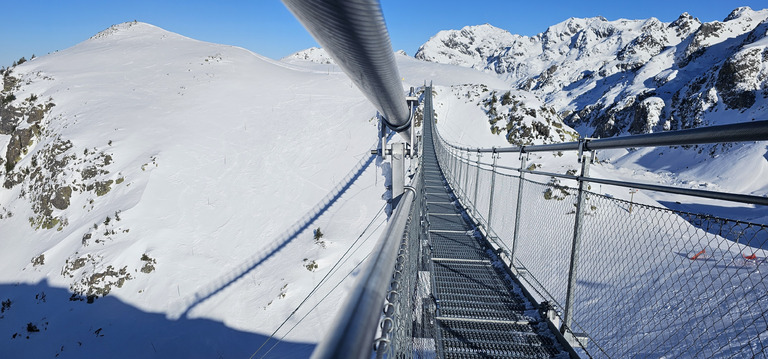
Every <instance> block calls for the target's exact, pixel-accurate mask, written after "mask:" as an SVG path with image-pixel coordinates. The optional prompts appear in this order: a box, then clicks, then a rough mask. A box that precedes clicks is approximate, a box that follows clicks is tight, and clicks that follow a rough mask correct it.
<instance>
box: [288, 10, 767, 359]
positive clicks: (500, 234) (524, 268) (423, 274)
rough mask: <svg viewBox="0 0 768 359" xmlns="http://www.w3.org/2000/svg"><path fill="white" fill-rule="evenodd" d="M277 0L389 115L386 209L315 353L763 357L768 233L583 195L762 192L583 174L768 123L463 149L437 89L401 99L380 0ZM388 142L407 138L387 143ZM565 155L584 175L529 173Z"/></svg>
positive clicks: (384, 119) (753, 136)
mask: <svg viewBox="0 0 768 359" xmlns="http://www.w3.org/2000/svg"><path fill="white" fill-rule="evenodd" d="M284 3H285V4H286V5H287V6H288V8H289V9H290V10H291V11H292V12H293V13H294V15H295V16H296V17H297V18H298V19H299V20H300V21H301V22H302V24H304V26H305V27H306V28H307V29H308V30H309V31H310V33H312V34H313V36H314V37H315V38H316V39H317V40H318V42H319V43H320V44H321V45H322V46H323V47H324V48H325V49H326V50H327V51H328V53H329V54H330V55H331V56H332V57H333V58H334V59H335V60H336V61H337V63H339V65H340V67H341V68H342V69H343V70H344V71H345V72H346V73H347V74H348V75H349V77H350V78H351V79H352V81H353V82H354V83H355V84H356V85H357V86H358V87H359V88H360V90H361V91H362V92H363V93H364V94H365V95H366V96H367V97H368V99H369V100H371V102H372V103H373V104H374V105H375V106H376V108H377V109H378V110H379V113H380V116H379V119H380V121H381V124H382V126H381V128H382V131H381V132H380V133H379V134H378V136H379V138H380V139H381V145H380V146H379V147H378V149H377V150H376V151H374V153H375V154H376V155H379V156H382V157H383V158H385V159H387V160H389V161H390V162H391V166H392V196H393V199H392V202H391V203H392V205H393V206H394V207H395V209H394V212H393V213H392V215H391V217H390V219H389V222H388V224H387V227H386V229H385V230H384V233H383V234H382V236H381V237H380V239H379V242H378V243H377V245H376V248H375V249H374V251H373V252H372V254H371V257H370V259H369V261H368V263H367V264H366V268H365V269H363V270H362V272H361V274H360V275H359V276H358V279H357V282H356V283H357V284H356V285H355V289H354V290H353V292H352V293H351V294H350V296H349V298H348V299H347V301H346V304H344V306H343V307H342V310H341V311H340V315H339V317H338V318H336V324H335V325H334V329H333V330H331V331H330V332H329V333H328V335H327V336H326V337H325V338H324V339H323V340H322V341H321V343H319V345H318V347H317V348H316V350H315V352H314V354H313V357H315V358H364V357H368V358H370V357H374V356H375V357H378V358H382V357H397V358H409V357H423V358H565V357H570V358H578V357H645V356H651V357H765V356H766V355H768V280H767V279H768V278H766V274H765V273H766V272H767V271H766V269H768V268H766V267H765V256H766V249H768V226H766V225H763V224H757V223H749V222H744V221H740V220H733V219H727V218H719V217H716V216H712V215H709V214H700V213H688V212H680V211H675V210H672V209H668V208H663V207H654V206H649V205H644V204H637V203H632V202H628V201H623V200H619V199H616V198H613V197H611V196H607V195H605V194H601V193H596V192H594V191H592V190H591V187H590V186H591V184H600V185H606V186H614V187H624V188H629V189H635V190H636V189H643V190H648V191H656V192H662V193H669V194H674V195H680V196H689V197H695V198H703V199H707V200H717V201H725V202H729V203H740V204H746V205H751V206H756V208H763V209H764V208H765V207H764V206H768V197H765V196H755V195H749V194H738V193H727V192H719V191H708V190H701V189H690V188H679V187H670V186H663V185H658V184H647V183H636V182H629V181H618V180H612V179H603V178H595V177H591V176H590V174H589V169H590V166H591V165H592V164H593V163H594V161H595V153H596V151H597V150H603V149H618V148H622V149H627V148H638V147H654V146H680V145H694V144H710V143H722V142H748V141H766V140H768V121H752V122H745V123H740V124H733V125H726V126H715V127H706V128H697V129H690V130H682V131H672V132H664V133H657V134H646V135H637V136H627V137H618V138H607V139H588V138H581V139H579V140H578V141H574V142H567V143H555V144H548V145H532V146H516V147H507V148H466V147H461V146H456V145H454V144H451V143H449V142H447V141H445V140H444V139H443V138H442V137H441V135H440V132H439V124H436V121H435V117H434V109H433V106H432V98H433V93H432V87H431V86H427V85H426V83H425V86H424V87H423V88H420V89H418V91H415V90H414V89H411V92H410V94H409V96H407V97H406V96H405V91H403V88H402V84H401V82H400V81H399V79H400V77H399V74H398V71H397V67H396V64H395V61H394V58H393V52H392V48H391V45H390V43H389V37H388V33H387V30H386V26H385V24H384V20H383V16H382V15H381V9H380V5H379V3H378V2H377V1H373V0H356V1H336V0H319V1H301V0H284ZM417 92H418V93H421V96H420V97H417ZM419 102H421V103H422V105H423V121H421V126H420V127H421V128H420V129H419V128H418V126H416V118H415V116H414V108H415V107H416V106H418V103H419ZM389 131H394V132H397V133H400V134H401V135H402V140H403V141H401V142H394V143H390V144H387V133H388V132H389ZM563 151H573V152H575V153H577V158H578V162H579V163H578V165H579V167H580V171H577V172H576V173H573V172H568V173H564V174H563V173H548V172H543V171H538V170H537V169H536V168H535V166H534V167H528V161H527V156H528V154H530V153H535V152H544V153H559V152H563ZM483 154H486V155H490V157H491V161H490V162H488V161H482V160H481V158H482V155H483ZM501 155H512V156H518V158H517V159H518V160H520V166H519V167H505V166H501V165H499V164H498V163H497V160H498V158H499V156H501ZM472 156H476V159H475V160H473V159H472V158H471V157H472ZM606 258H607V259H606ZM596 263H597V264H599V265H596Z"/></svg>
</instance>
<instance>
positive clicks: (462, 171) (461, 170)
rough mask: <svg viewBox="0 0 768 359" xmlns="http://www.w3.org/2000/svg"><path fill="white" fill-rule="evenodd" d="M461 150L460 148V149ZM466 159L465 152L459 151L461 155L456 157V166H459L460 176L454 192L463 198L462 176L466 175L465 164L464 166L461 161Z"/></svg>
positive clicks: (457, 178)
mask: <svg viewBox="0 0 768 359" xmlns="http://www.w3.org/2000/svg"><path fill="white" fill-rule="evenodd" d="M459 151H460V150H459ZM463 159H464V152H459V155H458V156H457V157H456V167H457V168H458V172H459V174H458V176H457V177H456V184H455V186H454V191H453V192H454V193H456V197H459V198H461V195H460V192H461V190H462V188H461V178H462V177H464V166H462V164H461V161H462V160H463Z"/></svg>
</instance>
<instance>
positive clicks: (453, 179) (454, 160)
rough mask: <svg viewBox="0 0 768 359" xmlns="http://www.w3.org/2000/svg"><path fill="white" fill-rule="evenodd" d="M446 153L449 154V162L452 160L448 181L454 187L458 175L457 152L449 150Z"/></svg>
mask: <svg viewBox="0 0 768 359" xmlns="http://www.w3.org/2000/svg"><path fill="white" fill-rule="evenodd" d="M448 153H449V154H450V156H451V162H452V165H451V167H452V168H451V181H450V182H451V187H454V188H455V187H456V176H457V175H458V172H459V154H458V152H457V153H451V152H450V151H449V152H448Z"/></svg>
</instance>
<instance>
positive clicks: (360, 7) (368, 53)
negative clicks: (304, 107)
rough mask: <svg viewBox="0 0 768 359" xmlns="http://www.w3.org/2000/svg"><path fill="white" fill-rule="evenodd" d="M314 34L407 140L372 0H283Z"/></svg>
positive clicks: (391, 58)
mask: <svg viewBox="0 0 768 359" xmlns="http://www.w3.org/2000/svg"><path fill="white" fill-rule="evenodd" d="M283 3H284V4H285V6H287V7H288V9H289V10H291V12H292V13H293V15H294V16H296V18H297V19H299V21H300V22H301V23H302V25H304V27H305V28H306V29H307V30H308V31H309V32H310V33H311V34H312V36H314V38H315V40H317V42H318V43H319V44H320V45H321V46H322V47H323V48H324V49H325V51H326V52H328V54H329V55H330V56H331V57H332V58H333V59H334V60H335V61H336V63H337V64H338V65H339V66H340V67H341V69H342V70H344V72H345V73H346V74H347V76H349V78H350V79H352V81H353V82H354V83H355V85H357V87H358V88H359V89H360V91H362V92H363V94H365V96H366V97H367V98H368V100H370V101H371V102H372V103H373V105H374V106H376V109H378V110H379V112H380V113H381V114H382V115H383V116H384V118H385V122H387V123H388V126H389V127H390V128H391V129H393V130H395V131H397V132H400V134H401V135H403V137H404V138H405V139H406V141H409V140H410V128H409V123H410V111H409V110H408V105H407V104H406V100H405V93H404V89H403V84H402V81H401V79H400V73H399V71H398V70H397V64H396V63H395V55H394V52H393V51H392V44H391V43H390V40H389V32H387V25H386V24H385V22H384V15H382V12H381V5H380V4H379V1H377V0H311V1H310V0H283Z"/></svg>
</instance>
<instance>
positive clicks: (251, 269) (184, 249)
mask: <svg viewBox="0 0 768 359" xmlns="http://www.w3.org/2000/svg"><path fill="white" fill-rule="evenodd" d="M2 81H3V82H2V86H1V88H2V98H3V102H2V106H0V115H1V116H2V117H0V148H1V149H2V151H0V152H1V153H0V158H2V159H0V164H2V165H3V166H2V168H1V171H0V183H2V187H0V246H2V248H3V250H2V251H0V263H2V264H0V268H2V271H0V298H1V299H0V301H2V302H3V303H4V304H3V310H2V314H0V357H6V358H11V357H54V356H56V357H67V356H69V357H94V356H98V355H103V356H105V357H131V358H135V357H152V356H155V357H161V356H164V357H169V356H170V357H178V356H187V357H219V356H224V357H248V356H250V355H251V354H252V353H253V352H254V351H256V349H257V348H258V347H259V346H260V345H261V344H262V342H263V341H264V340H265V339H266V338H267V336H268V335H270V334H271V333H272V331H273V330H275V329H276V328H277V327H278V325H279V324H280V323H281V322H282V321H283V320H284V319H285V318H286V317H287V316H288V314H290V313H291V312H292V311H293V310H294V309H295V308H296V307H297V305H298V304H299V303H300V302H301V301H302V300H303V299H304V298H305V297H306V295H307V294H308V293H309V292H310V291H311V290H312V289H313V287H314V286H315V285H316V284H318V283H319V281H320V280H321V279H322V278H323V277H324V276H325V275H327V274H329V271H330V269H331V268H332V266H333V265H334V264H335V263H336V262H337V260H339V258H341V254H342V253H344V252H345V251H346V250H347V248H349V247H350V246H351V245H352V243H357V245H356V247H355V251H353V252H351V253H353V254H352V255H351V256H347V257H345V258H346V260H345V261H344V262H343V263H341V264H340V266H339V267H338V268H337V269H336V271H334V272H335V273H338V274H334V275H332V276H330V277H329V278H330V280H331V282H329V284H328V285H326V286H324V287H323V288H321V290H320V291H319V292H318V293H317V295H316V297H315V299H314V301H312V302H311V305H307V308H304V309H302V310H301V311H299V312H298V313H297V314H296V316H295V317H294V318H293V321H292V322H290V323H288V326H286V327H285V328H283V331H282V332H280V333H278V335H277V336H276V337H275V341H272V342H271V343H270V345H268V346H267V347H265V349H263V351H262V352H261V353H262V354H263V353H264V352H265V351H266V350H267V349H268V348H269V347H270V346H271V344H272V343H276V340H277V339H281V338H283V336H285V335H286V333H287V332H288V329H290V328H291V326H292V325H294V324H296V323H297V322H298V320H299V319H300V318H301V316H302V315H305V314H306V313H307V312H308V309H309V308H308V307H310V306H312V305H319V308H318V309H317V311H316V312H313V313H323V314H322V315H319V314H318V315H316V316H313V317H311V318H310V319H308V320H305V321H304V322H303V323H302V324H301V325H298V326H297V327H296V329H295V330H293V331H292V332H290V334H288V335H287V336H285V337H284V338H283V343H282V344H281V345H280V346H278V347H277V348H276V349H275V350H274V351H272V352H271V354H270V355H271V356H272V357H281V356H283V355H285V353H297V355H299V354H301V353H304V354H307V351H308V350H311V348H312V346H313V344H312V343H315V342H317V341H318V340H320V338H322V335H323V332H324V331H325V329H326V328H327V327H328V326H329V325H330V324H331V320H332V318H333V313H335V310H337V307H338V303H337V302H338V301H340V300H341V299H339V298H343V296H344V293H346V291H347V289H348V288H349V286H351V281H349V280H348V281H345V282H344V283H343V284H342V285H341V286H340V287H339V288H337V289H334V290H333V293H332V294H331V296H330V299H326V300H325V301H322V302H321V301H320V298H322V296H323V295H326V294H327V293H329V292H331V290H332V288H333V284H335V282H337V281H339V280H340V279H341V278H342V277H344V275H346V274H347V273H348V272H349V271H350V270H351V269H352V268H353V267H355V265H357V264H358V263H359V262H360V261H361V260H362V259H363V258H364V257H365V255H366V254H367V252H368V250H367V249H368V248H370V246H372V244H373V242H374V241H375V239H376V238H377V234H376V231H377V230H378V228H380V225H381V223H382V222H383V221H384V220H385V216H382V215H379V216H377V215H376V214H377V213H379V210H380V209H381V208H382V206H383V205H384V201H383V200H382V196H383V195H384V194H385V192H386V188H385V187H384V180H383V178H382V177H381V174H380V173H377V171H378V170H377V167H376V166H375V165H374V164H372V163H371V160H369V159H370V149H371V147H372V146H373V145H374V144H375V140H376V131H377V130H376V123H375V122H372V121H369V119H371V117H373V116H374V115H375V110H374V109H373V107H372V105H370V104H369V102H368V101H367V100H366V99H365V98H364V97H363V96H362V95H361V94H360V93H359V91H358V90H357V89H356V88H352V87H350V86H349V85H348V79H347V77H346V76H344V75H343V74H339V73H317V72H313V71H308V70H307V69H304V68H300V67H295V66H291V65H288V64H286V63H284V62H279V61H273V60H270V59H267V58H264V57H262V56H259V55H257V54H254V53H251V52H249V51H246V50H244V49H241V48H236V47H232V46H223V45H217V44H211V43H205V42H200V41H196V40H193V39H189V38H186V37H183V36H180V35H178V34H174V33H170V32H167V31H165V30H162V29H160V28H157V27H155V26H152V25H149V24H144V23H125V24H120V25H116V26H113V27H111V28H110V29H108V30H106V31H104V32H101V33H99V34H98V35H96V36H94V37H93V38H91V39H89V40H86V41H84V42H82V43H80V44H78V45H76V46H74V47H72V48H69V49H66V50H63V51H59V52H57V53H54V54H50V55H47V56H43V57H39V58H36V59H34V60H31V61H27V62H26V63H23V64H21V65H19V66H15V67H12V68H9V69H5V71H4V72H3V74H2ZM331 139H332V140H333V145H332V146H331V145H325V143H326V142H329V141H330V140H331ZM354 175H359V180H357V181H354V182H352V181H351V178H353V176H354ZM337 195H338V197H339V198H336V196H337ZM372 220H373V222H372ZM371 223H372V224H371ZM369 224H371V225H370V226H369ZM317 228H321V230H322V233H324V236H323V237H322V238H321V239H315V238H314V235H313V230H314V229H317ZM366 228H367V229H366ZM358 237H361V238H362V240H360V241H358V242H355V240H356V239H357V238H358ZM371 238H373V240H371ZM361 244H362V245H361ZM38 330H39V331H38ZM116 348H121V349H120V350H116ZM281 353H282V354H281ZM260 356H261V354H260Z"/></svg>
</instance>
